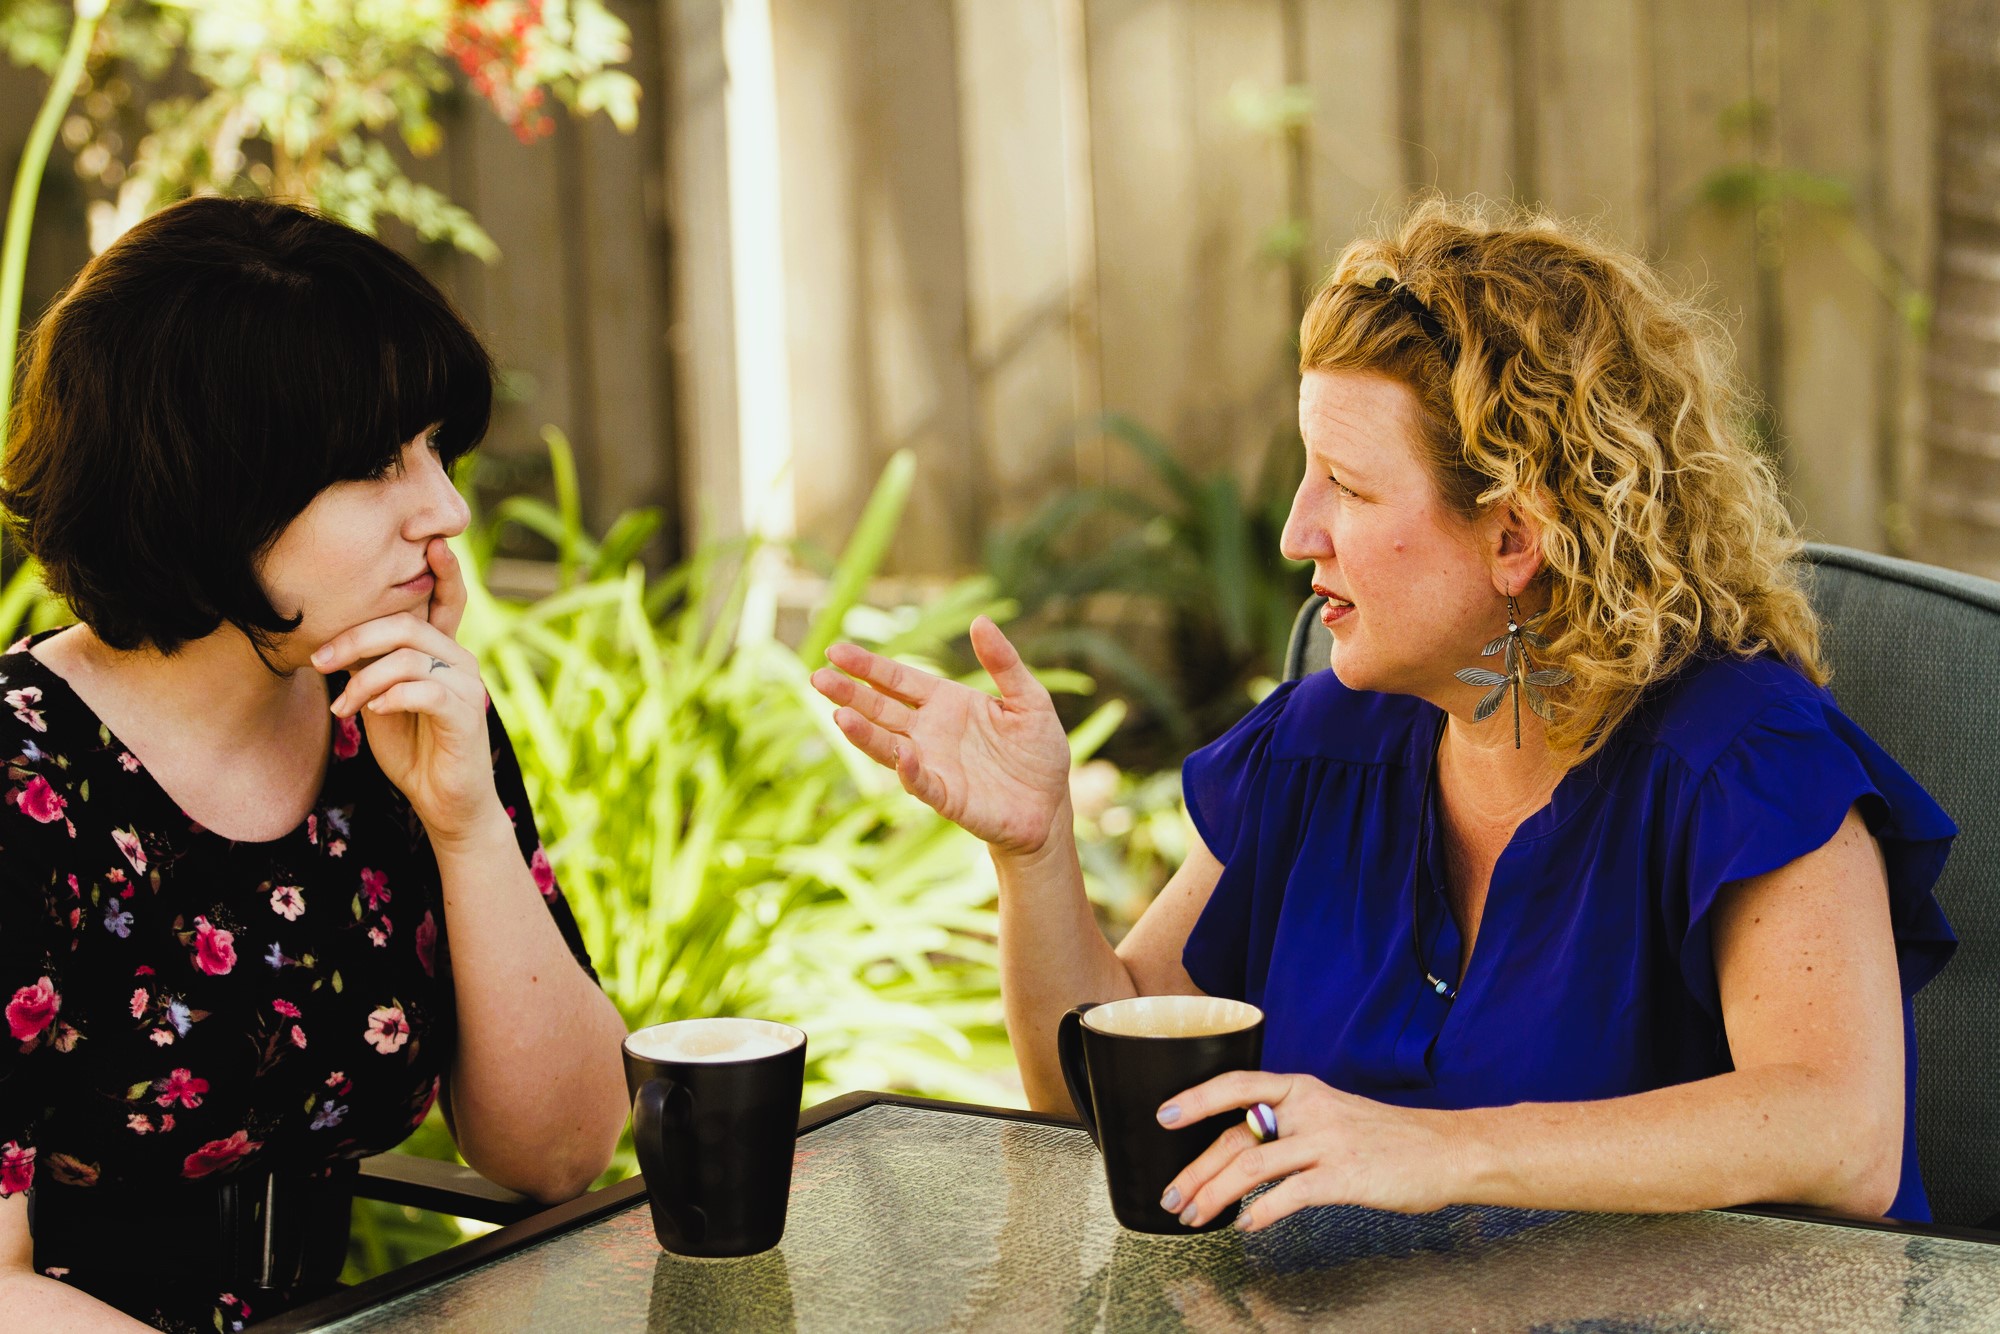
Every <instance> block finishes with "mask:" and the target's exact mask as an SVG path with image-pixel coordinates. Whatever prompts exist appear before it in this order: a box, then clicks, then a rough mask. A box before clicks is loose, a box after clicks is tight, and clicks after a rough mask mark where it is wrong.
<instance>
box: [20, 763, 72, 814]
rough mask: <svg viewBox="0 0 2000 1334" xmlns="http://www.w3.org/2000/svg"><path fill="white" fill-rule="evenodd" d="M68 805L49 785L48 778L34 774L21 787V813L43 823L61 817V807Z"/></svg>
mask: <svg viewBox="0 0 2000 1334" xmlns="http://www.w3.org/2000/svg"><path fill="white" fill-rule="evenodd" d="M67 805H69V803H68V802H66V801H64V800H63V799H62V796H61V794H60V793H58V792H57V791H56V790H55V789H54V788H52V787H50V786H49V780H48V779H46V778H44V777H42V776H41V775H40V774H36V775H35V776H34V777H33V778H30V779H29V780H28V785H27V786H26V787H24V788H22V789H21V814H23V815H25V816H28V817H29V818H30V819H34V820H39V821H41V822H42V823H43V824H54V823H55V822H56V821H58V820H60V819H62V818H63V807H65V806H67Z"/></svg>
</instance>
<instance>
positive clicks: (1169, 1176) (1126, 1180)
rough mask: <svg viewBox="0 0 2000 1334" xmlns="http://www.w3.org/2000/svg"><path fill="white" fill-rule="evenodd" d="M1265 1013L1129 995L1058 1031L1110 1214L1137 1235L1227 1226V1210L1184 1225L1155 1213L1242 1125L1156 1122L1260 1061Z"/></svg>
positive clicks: (1069, 1017) (1234, 1116) (1204, 1000)
mask: <svg viewBox="0 0 2000 1334" xmlns="http://www.w3.org/2000/svg"><path fill="white" fill-rule="evenodd" d="M1263 1049H1264V1012H1263V1011H1262V1010H1259V1009H1258V1008H1257V1007H1256V1006H1254V1005H1250V1004H1246V1003H1245V1002H1243V1001H1234V1000H1224V999H1222V998H1220V997H1215V996H1136V997H1133V998H1131V999H1129V1000H1121V1001H1111V1002H1109V1003H1107V1004H1104V1005H1079V1006H1077V1007H1076V1008H1075V1009H1074V1010H1071V1011H1070V1012H1069V1013H1068V1014H1065V1015H1064V1016H1063V1017H1062V1023H1061V1024H1060V1025H1059V1026H1058V1027H1057V1029H1056V1053H1057V1055H1058V1056H1060V1057H1061V1059H1062V1071H1063V1082H1064V1083H1066V1084H1068V1085H1069V1096H1070V1101H1071V1102H1074V1103H1075V1104H1076V1114H1077V1115H1078V1116H1079V1117H1081V1118H1082V1119H1083V1124H1084V1128H1085V1129H1086V1130H1088V1131H1089V1132H1090V1137H1091V1138H1092V1139H1093V1140H1095V1141H1097V1148H1098V1151H1099V1152H1100V1153H1101V1154H1102V1155H1103V1156H1104V1179H1105V1182H1106V1184H1108V1185H1109V1186H1110V1188H1111V1212H1112V1213H1114V1214H1116V1215H1117V1216H1118V1221H1119V1222H1120V1223H1123V1224H1124V1225H1125V1226H1126V1227H1128V1228H1131V1229H1132V1230H1133V1231H1134V1232H1159V1233H1168V1234H1173V1235H1185V1234H1187V1233H1190V1232H1208V1231H1211V1230H1213V1229H1215V1228H1219V1227H1225V1226H1227V1225H1228V1224H1229V1223H1231V1222H1233V1221H1234V1220H1235V1218H1236V1209H1235V1208H1234V1207H1233V1206H1232V1207H1231V1208H1228V1209H1225V1210H1223V1211H1222V1213H1220V1214H1218V1215H1217V1216H1216V1217H1215V1218H1212V1219H1210V1220H1209V1221H1208V1222H1207V1223H1205V1224H1203V1225H1202V1226H1200V1227H1188V1226H1187V1225H1186V1224H1184V1223H1182V1222H1181V1221H1180V1219H1178V1218H1176V1217H1175V1216H1174V1215H1173V1214H1170V1213H1168V1212H1167V1211H1166V1210H1165V1209H1163V1208H1161V1207H1160V1196H1162V1195H1164V1194H1166V1190H1167V1186H1168V1185H1169V1184H1170V1183H1171V1182H1172V1181H1173V1179H1174V1178H1175V1177H1176V1176H1179V1175H1180V1173H1181V1169H1182V1168H1184V1167H1186V1166H1187V1165H1188V1164H1189V1163H1191V1162H1193V1161H1194V1160H1195V1159H1196V1158H1199V1157H1200V1156H1201V1154H1202V1151H1203V1150H1205V1149H1206V1148H1208V1146H1209V1145H1211V1144H1213V1143H1215V1140H1216V1137H1217V1136H1218V1135H1220V1134H1222V1132H1223V1131H1225V1130H1227V1129H1229V1127H1230V1126H1231V1125H1234V1124H1235V1123H1236V1122H1238V1121H1241V1120H1242V1119H1243V1114H1242V1113H1241V1112H1240V1111H1233V1110H1232V1111H1230V1112H1228V1113H1226V1114H1220V1115H1216V1116H1211V1117H1209V1118H1207V1119H1206V1120H1203V1121H1198V1122H1196V1123H1194V1124H1193V1125H1181V1126H1178V1127H1168V1126H1163V1125H1161V1124H1160V1121H1159V1111H1160V1107H1161V1105H1162V1104H1164V1103H1166V1102H1167V1100H1168V1099H1170V1098H1172V1097H1173V1096H1174V1095H1175V1094H1177V1093H1183V1092H1186V1091H1187V1090H1188V1089H1191V1088H1193V1087H1194V1086H1195V1085H1196V1084H1201V1083H1204V1082H1206V1081H1208V1080H1210V1079H1213V1078H1215V1077H1216V1076H1217V1075H1220V1074H1226V1073H1228V1072H1229V1071H1231V1070H1255V1069H1256V1068H1257V1066H1258V1063H1259V1062H1260V1061H1261V1060H1262V1059H1263Z"/></svg>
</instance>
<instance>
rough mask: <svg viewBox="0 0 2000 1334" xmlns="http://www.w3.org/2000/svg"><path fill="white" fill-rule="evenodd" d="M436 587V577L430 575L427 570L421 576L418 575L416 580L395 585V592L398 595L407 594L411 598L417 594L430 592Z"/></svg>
mask: <svg viewBox="0 0 2000 1334" xmlns="http://www.w3.org/2000/svg"><path fill="white" fill-rule="evenodd" d="M436 585H437V576H436V575H434V574H432V573H431V572H430V571H429V570H425V571H424V572H423V573H422V574H420V575H418V576H417V577H416V578H414V579H411V580H409V581H408V582H406V583H400V584H397V585H396V591H397V592H398V593H408V594H410V595H412V596H415V595H416V594H418V593H428V592H430V591H431V589H432V588H434V587H435V586H436Z"/></svg>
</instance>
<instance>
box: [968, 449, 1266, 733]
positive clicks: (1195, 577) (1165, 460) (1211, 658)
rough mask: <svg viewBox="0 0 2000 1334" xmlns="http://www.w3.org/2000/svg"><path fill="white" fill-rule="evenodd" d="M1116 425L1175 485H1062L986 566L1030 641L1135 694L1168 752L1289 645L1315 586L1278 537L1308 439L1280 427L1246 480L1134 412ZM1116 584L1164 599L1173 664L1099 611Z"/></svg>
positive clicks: (1030, 648)
mask: <svg viewBox="0 0 2000 1334" xmlns="http://www.w3.org/2000/svg"><path fill="white" fill-rule="evenodd" d="M1104 429H1105V432H1106V434H1107V435H1108V436H1109V437H1110V438H1111V439H1113V440H1115V441H1117V442H1119V443H1120V444H1121V445H1123V446H1124V447H1125V448H1127V449H1129V450H1131V451H1132V452H1133V453H1134V454H1136V455H1138V457H1139V458H1140V460H1141V461H1142V462H1143V463H1144V464H1145V466H1146V468H1147V470H1148V471H1149V472H1150V474H1151V475H1152V477H1153V479H1154V481H1155V483H1156V484H1155V485H1154V486H1153V487H1152V488H1151V491H1152V492H1153V494H1154V495H1158V496H1160V497H1162V498H1161V499H1157V500H1156V499H1154V498H1152V496H1151V495H1146V494H1141V493H1140V492H1139V491H1137V490H1134V489H1129V488H1123V487H1087V488H1082V489H1079V490H1076V491H1071V492H1067V493H1064V494H1062V495H1059V496H1057V497H1055V498H1053V499H1051V500H1049V501H1048V502H1046V503H1045V504H1043V505H1042V506H1041V508H1039V509H1038V510H1036V511H1035V512H1034V513H1033V514H1032V515H1030V516H1029V518H1027V519H1026V520H1025V521H1023V522H1022V523H1020V524H1018V525H1016V526H1014V527H1012V528H1008V529H1005V530H1002V531H1001V532H999V533H997V534H995V535H994V537H993V538H992V539H991V540H990V541H989V542H988V543H987V547H986V553H985V555H986V569H987V570H988V572H989V573H991V574H992V575H993V577H994V578H995V579H996V581H997V582H998V585H999V588H1000V590H1001V591H1002V592H1003V593H1005V594H1006V595H1007V596H1009V597H1010V598H1012V599H1014V600H1015V601H1016V602H1018V603H1019V604H1020V606H1021V609H1022V627H1021V629H1020V630H1019V631H1018V633H1017V634H1016V642H1017V644H1019V645H1020V647H1021V650H1022V652H1023V654H1024V655H1026V656H1027V657H1028V658H1029V660H1030V661H1035V662H1057V663H1073V664H1076V665H1078V666H1080V667H1082V668H1083V669H1084V670H1086V671H1088V672H1090V673H1091V674H1092V675H1094V676H1095V677H1097V678H1098V680H1099V681H1100V682H1102V683H1103V684H1105V685H1106V686H1109V687H1113V688H1115V689H1117V690H1120V691H1122V692H1124V693H1125V694H1126V695H1129V696H1130V697H1131V700H1132V702H1133V703H1134V704H1136V705H1138V706H1139V707H1140V708H1142V709H1143V710H1144V711H1145V719H1146V721H1147V722H1149V723H1150V724H1152V725H1153V727H1154V728H1155V729H1156V732H1157V733H1162V734H1164V735H1163V740H1164V745H1155V746H1153V747H1150V748H1148V749H1147V750H1146V751H1145V752H1144V753H1143V755H1142V758H1143V759H1144V760H1147V761H1150V762H1151V763H1154V764H1165V763H1169V762H1172V761H1177V760H1178V759H1179V758H1180V756H1181V755H1183V754H1185V753H1186V751H1187V749H1188V748H1189V747H1190V746H1192V745H1195V744H1198V743H1199V742H1201V741H1203V740H1206V739H1207V738H1209V737H1212V736H1214V735H1216V734H1217V733H1218V732H1220V731H1221V730H1222V729H1224V728H1226V727H1227V726H1228V725H1229V724H1230V723H1232V722H1234V721H1235V719H1236V718H1237V717H1239V716H1240V715H1241V714H1242V712H1243V710H1244V709H1245V708H1246V707H1248V704H1249V697H1248V695H1247V694H1246V691H1247V690H1248V689H1249V687H1250V685H1251V683H1252V682H1253V681H1255V680H1256V679H1257V678H1258V677H1260V676H1262V675H1264V674H1266V673H1268V672H1269V671H1270V670H1271V667H1272V665H1273V664H1274V663H1276V662H1278V661H1279V660H1280V658H1281V657H1282V655H1283V652H1284V647H1285V641H1286V638H1287V636H1288V635H1289V634H1290V631H1291V624H1292V619H1293V617H1294V616H1295V615H1296V614H1297V612H1298V609H1299V602H1300V600H1301V599H1302V598H1303V597H1304V596H1305V593H1306V586H1305V584H1306V581H1305V580H1304V578H1303V576H1302V575H1301V573H1300V571H1302V570H1303V569H1304V568H1305V567H1304V565H1303V564H1302V563H1297V562H1292V561H1288V560H1286V559H1285V558H1284V557H1283V556H1282V555H1280V554H1279V551H1278V543H1279V538H1280V535H1281V534H1282V533H1283V531H1284V525H1285V517H1286V515H1287V513H1288V512H1289V509H1290V503H1291V490H1292V485H1293V482H1294V481H1295V480H1296V472H1295V469H1296V466H1297V465H1296V457H1295V456H1296V450H1297V448H1298V446H1297V443H1296V439H1295V438H1287V437H1285V436H1283V435H1282V434H1281V435H1279V436H1276V437H1274V438H1273V441H1272V445H1271V449H1270V450H1269V451H1268V452H1267V454H1266V457H1265V459H1264V466H1263V468H1262V471H1261V474H1260V476H1259V478H1258V480H1257V482H1256V484H1255V486H1254V487H1252V488H1250V489H1249V490H1248V491H1247V492H1246V490H1245V488H1244V487H1243V486H1242V485H1241V484H1240V483H1239V482H1238V480H1237V478H1236V475H1235V474H1234V473H1233V472H1231V471H1229V470H1228V469H1226V468H1224V469H1218V470H1216V471H1214V472H1211V473H1207V474H1205V475H1197V474H1195V473H1193V472H1191V471H1189V470H1188V469H1187V468H1185V467H1183V466H1182V465H1181V464H1180V462H1179V461H1177V460H1176V459H1175V458H1174V456H1173V454H1172V453H1171V452H1170V451H1169V450H1168V449H1167V447H1166V446H1165V445H1164V444H1163V443H1162V442H1161V441H1160V440H1159V439H1158V438H1157V437H1156V436H1154V435H1153V434H1151V433H1150V432H1148V431H1147V430H1146V429H1145V428H1144V427H1142V426H1140V425H1139V424H1138V423H1136V422H1134V421H1132V420H1131V419H1129V418H1126V417H1120V416H1112V417H1110V418H1107V419H1106V421H1105V423H1104ZM1106 593H1114V594H1125V595H1127V596H1128V597H1129V598H1133V599H1137V600H1139V601H1140V602H1142V603H1145V604H1148V605H1150V606H1151V607H1152V608H1154V609H1155V610H1156V612H1157V614H1158V618H1159V619H1160V620H1161V621H1162V622H1163V623H1164V625H1165V627H1166V635H1165V641H1164V643H1163V645H1162V647H1163V648H1164V650H1165V651H1166V653H1167V655H1168V659H1169V661H1171V662H1172V663H1173V664H1174V665H1173V667H1171V668H1169V669H1165V670H1162V669H1159V668H1157V667H1155V666H1152V665H1149V664H1148V663H1147V662H1146V661H1145V660H1144V659H1143V658H1142V657H1141V655H1140V654H1138V653H1136V652H1134V651H1133V649H1132V648H1131V646H1130V636H1129V635H1128V634H1126V633H1124V632H1123V630H1122V629H1121V628H1120V627H1117V626H1110V627H1107V626H1105V625H1102V624H1100V623H1096V622H1095V621H1094V620H1093V615H1094V611H1093V602H1094V600H1095V599H1096V597H1097V595H1101V594H1106Z"/></svg>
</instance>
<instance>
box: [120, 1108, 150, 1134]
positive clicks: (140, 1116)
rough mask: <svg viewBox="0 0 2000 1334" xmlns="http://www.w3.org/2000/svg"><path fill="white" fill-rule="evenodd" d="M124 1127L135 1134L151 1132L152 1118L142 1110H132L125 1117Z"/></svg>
mask: <svg viewBox="0 0 2000 1334" xmlns="http://www.w3.org/2000/svg"><path fill="white" fill-rule="evenodd" d="M125 1128H126V1129H127V1130H129V1131H131V1132H132V1133H133V1134H135V1135H150V1134H152V1133H153V1120H152V1118H151V1117H149V1116H146V1115H145V1114H144V1113H142V1112H133V1113H132V1114H131V1115H129V1116H127V1117H126V1118H125Z"/></svg>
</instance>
